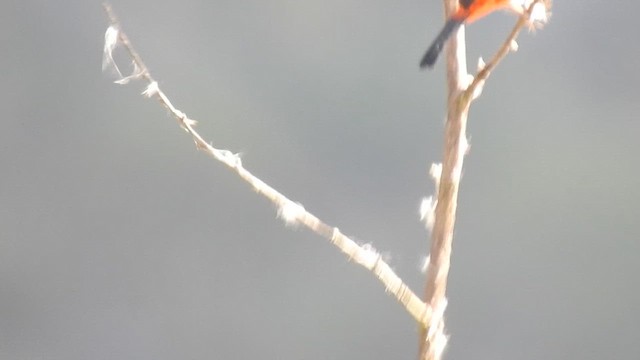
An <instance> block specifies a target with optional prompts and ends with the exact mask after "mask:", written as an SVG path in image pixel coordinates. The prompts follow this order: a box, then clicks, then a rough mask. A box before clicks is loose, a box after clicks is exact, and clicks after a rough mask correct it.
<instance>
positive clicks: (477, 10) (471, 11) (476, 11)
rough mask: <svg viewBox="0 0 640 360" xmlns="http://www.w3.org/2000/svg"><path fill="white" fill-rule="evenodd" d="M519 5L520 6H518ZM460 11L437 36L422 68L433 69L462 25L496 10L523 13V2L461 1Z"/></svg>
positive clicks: (496, 0)
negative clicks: (444, 48) (449, 40)
mask: <svg viewBox="0 0 640 360" xmlns="http://www.w3.org/2000/svg"><path fill="white" fill-rule="evenodd" d="M518 4H519V5H518ZM458 5H459V6H458V10H457V11H456V12H455V13H453V15H451V16H450V17H449V19H448V20H447V22H446V23H445V24H444V27H443V28H442V30H441V31H440V33H439V34H438V36H436V38H435V40H433V43H431V46H429V49H428V50H427V52H426V53H425V54H424V56H423V57H422V60H421V61H420V67H421V68H426V67H428V68H431V67H433V65H434V64H435V63H436V60H438V55H440V52H441V51H442V48H443V47H444V44H445V43H446V42H447V40H448V39H449V37H451V35H453V33H455V32H456V30H458V28H460V25H462V24H470V23H472V22H474V21H476V20H478V19H480V18H481V17H483V16H485V15H488V14H490V13H492V12H494V11H496V10H501V9H512V10H514V11H516V12H518V13H522V1H519V2H518V1H514V0H459V2H458Z"/></svg>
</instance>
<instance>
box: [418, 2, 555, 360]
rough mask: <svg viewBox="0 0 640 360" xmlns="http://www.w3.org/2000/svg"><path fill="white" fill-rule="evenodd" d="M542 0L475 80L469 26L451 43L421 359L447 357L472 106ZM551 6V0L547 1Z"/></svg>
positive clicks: (448, 7) (449, 5)
mask: <svg viewBox="0 0 640 360" xmlns="http://www.w3.org/2000/svg"><path fill="white" fill-rule="evenodd" d="M444 2H445V14H446V15H447V17H448V15H449V14H451V13H452V12H453V11H455V9H456V7H457V0H444ZM542 2H545V3H548V2H550V0H532V2H531V4H530V5H529V6H528V8H527V9H526V11H524V12H523V14H522V15H521V16H520V18H519V19H518V22H517V23H516V25H515V27H514V28H513V30H512V31H511V33H510V34H509V36H508V37H507V39H506V40H505V42H504V44H503V45H502V46H501V47H500V49H499V50H498V52H497V53H496V55H494V57H493V58H492V59H491V61H490V62H489V63H488V64H486V66H484V68H483V69H482V70H480V71H479V73H478V74H477V75H476V76H475V77H474V79H473V80H472V81H471V83H470V84H469V81H468V77H467V70H466V60H465V56H466V54H465V46H464V27H461V28H460V30H459V31H458V33H457V36H456V37H455V38H453V39H452V40H453V41H452V42H451V43H450V45H449V50H448V52H447V83H448V113H447V122H446V124H445V138H444V154H443V158H444V159H443V162H442V173H441V176H440V183H439V187H438V191H437V202H436V206H435V219H434V223H433V230H432V232H431V248H430V253H429V263H428V265H427V279H426V284H425V302H426V303H427V304H428V305H429V307H430V308H431V309H433V316H432V317H431V322H430V323H429V324H428V326H427V327H424V328H422V329H421V332H420V345H419V352H418V354H419V359H420V360H439V359H441V358H442V354H443V352H444V348H445V346H446V344H447V341H448V337H447V336H446V335H445V333H444V311H445V309H446V306H447V298H446V289H447V278H448V276H449V268H450V266H451V243H452V241H453V231H454V226H455V220H456V208H457V204H458V189H459V187H460V179H461V177H462V166H463V162H464V156H465V155H466V153H467V150H468V147H469V144H468V142H467V137H466V127H467V117H468V113H469V107H470V106H471V102H472V101H473V100H474V99H475V98H477V97H478V95H479V94H480V91H481V87H482V84H484V82H485V81H486V79H487V78H488V76H489V74H490V73H491V71H492V70H493V69H494V68H495V67H496V66H497V65H498V64H499V62H500V61H501V60H502V59H503V58H504V57H505V56H506V55H507V54H508V53H509V51H510V50H511V49H512V48H513V46H514V44H515V39H516V37H517V36H518V34H519V33H520V30H521V29H522V27H523V26H524V25H525V24H527V23H528V22H529V21H530V19H531V16H532V13H533V12H534V9H536V6H537V4H541V3H542ZM546 7H548V4H545V8H546ZM545 19H546V17H545ZM467 84H469V85H468V86H467Z"/></svg>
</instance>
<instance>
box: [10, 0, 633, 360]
mask: <svg viewBox="0 0 640 360" xmlns="http://www.w3.org/2000/svg"><path fill="white" fill-rule="evenodd" d="M113 6H114V9H115V11H116V12H117V13H118V14H119V15H120V18H121V21H122V23H123V26H124V29H125V31H126V32H127V33H128V34H129V36H130V38H131V39H132V41H133V42H134V44H135V46H136V47H137V49H138V50H139V52H140V54H141V55H142V56H143V58H144V59H145V60H146V62H147V64H148V66H149V68H150V70H151V71H152V74H153V75H154V76H155V77H156V79H158V81H159V82H160V86H161V87H162V88H163V89H164V90H165V91H166V93H167V94H168V95H169V96H170V98H171V100H172V101H173V102H174V104H175V105H176V106H178V107H179V108H180V109H182V110H184V111H186V112H187V114H188V115H190V116H191V117H193V118H195V119H198V120H199V121H200V125H199V127H198V129H199V130H200V131H201V133H202V134H203V136H204V137H205V138H206V139H208V140H210V141H211V142H212V143H213V144H214V145H216V146H218V147H220V148H228V149H230V150H232V151H234V152H241V153H242V154H243V161H244V164H245V165H246V166H247V167H248V168H249V169H250V170H252V171H254V172H255V174H257V175H258V176H260V177H261V178H262V179H264V180H265V181H267V182H268V183H270V184H272V185H273V186H275V187H276V188H277V189H279V190H281V191H282V192H283V193H285V194H286V195H287V196H289V197H290V198H292V199H293V200H295V201H299V202H301V203H303V204H304V205H305V206H306V207H307V208H308V209H310V210H311V211H313V212H314V213H315V214H317V215H318V216H320V217H321V218H323V219H324V220H326V221H327V222H328V223H330V224H332V225H335V226H338V227H340V229H341V230H342V231H343V232H344V233H346V234H348V235H351V236H353V237H354V238H356V239H357V240H358V241H360V242H363V243H364V242H370V243H372V245H373V246H375V247H376V248H377V249H379V250H380V251H382V252H384V253H385V254H387V256H388V257H389V258H390V260H389V261H390V264H391V265H392V266H393V267H394V269H395V270H396V271H397V272H398V274H399V275H400V276H402V277H403V278H404V279H405V280H406V281H407V282H408V283H409V284H410V285H411V287H412V288H413V289H414V290H415V291H416V292H418V293H422V292H423V275H422V274H421V273H420V269H419V268H420V263H421V261H422V258H423V257H424V256H426V254H427V249H428V243H427V239H428V234H427V233H426V231H425V229H424V227H423V225H422V224H421V223H420V222H419V220H418V205H419V202H420V199H421V197H423V196H426V195H430V194H431V193H432V189H433V186H432V183H431V181H430V179H429V177H428V175H427V171H428V168H429V165H430V164H431V163H432V162H437V161H440V159H441V153H442V151H441V149H442V133H443V122H444V116H445V109H444V102H445V99H444V96H445V90H444V88H443V84H444V72H443V70H444V66H443V63H442V62H439V63H438V64H437V65H436V68H435V70H433V71H430V72H423V71H419V69H418V61H419V59H420V57H421V56H422V54H423V51H424V50H425V48H426V47H427V45H428V44H429V42H430V41H431V39H432V37H434V36H435V35H436V33H437V32H438V31H439V30H440V27H441V26H442V24H443V20H442V15H441V14H442V10H441V8H442V5H441V2H440V1H439V0H421V1H417V0H406V1H380V0H369V1H362V0H325V1H319V0H316V1H300V0H269V1H259V0H247V1H237V0H235V1H231V0H213V1H202V0H201V1H191V0H187V1H180V2H178V1H175V2H169V1H149V0H140V1H114V2H113ZM639 7H640V5H638V4H637V3H635V2H622V1H618V2H610V1H588V2H579V3H576V2H575V1H557V2H556V3H555V7H554V8H553V17H552V21H551V22H550V24H549V25H548V26H547V27H546V28H545V29H543V30H541V31H537V32H535V33H527V32H525V33H523V35H522V36H521V37H520V40H519V44H520V50H519V51H518V52H517V53H515V54H511V55H510V56H509V57H508V58H507V59H506V60H505V61H504V63H503V64H502V65H501V66H500V67H499V68H498V69H497V70H496V71H495V73H494V74H493V76H492V78H491V79H490V81H489V82H488V83H487V85H486V87H485V91H484V94H483V96H482V97H481V98H480V99H479V100H478V101H477V102H475V103H474V105H473V107H472V111H471V115H470V119H469V137H470V139H471V144H472V147H471V152H470V154H469V156H468V157H467V158H466V164H465V165H466V166H465V169H464V179H463V183H462V189H461V194H460V204H459V216H458V223H457V228H456V237H455V241H454V246H453V259H452V269H451V276H450V285H449V291H448V295H449V308H448V311H447V320H448V322H447V329H448V333H449V334H451V339H450V343H449V347H448V350H447V352H446V354H445V359H475V360H481V359H541V358H542V359H584V360H586V359H637V358H640V327H639V325H638V323H639V321H640V291H639V290H638V289H637V285H638V280H637V278H638V274H640V265H639V263H638V258H639V256H640V243H639V242H638V237H639V235H640V231H639V230H638V226H637V223H638V220H637V217H638V214H639V212H640V205H639V201H640V190H638V183H639V177H640V172H639V170H638V163H639V162H638V160H637V156H638V154H639V153H640V145H639V144H638V140H637V139H638V132H639V131H640V124H639V122H638V113H639V112H640V105H639V104H638V94H639V91H638V85H637V84H638V82H639V81H640V72H639V71H638V56H639V55H640V45H638V41H637V36H636V35H637V27H636V25H635V14H637V12H638V10H639ZM514 21H515V18H514V17H513V16H511V15H510V14H507V13H499V14H493V15H491V16H490V17H489V18H487V19H484V20H482V21H480V22H478V23H475V24H473V25H472V26H471V27H469V28H467V30H468V31H467V34H468V61H469V64H470V65H473V64H475V63H476V61H477V58H478V57H479V56H483V57H484V58H485V59H486V58H489V56H490V55H492V54H493V52H494V51H495V50H496V48H497V46H498V45H499V44H500V43H501V42H502V41H503V39H504V38H505V35H506V34H507V32H508V31H509V30H510V28H511V26H512V24H513V23H514ZM106 27H107V21H106V19H105V16H104V14H103V12H102V8H101V6H100V2H98V1H86V0H69V1H43V0H38V1H18V0H9V1H4V2H3V9H2V12H1V13H0V44H2V55H0V65H2V69H3V70H2V72H0V80H1V81H0V95H1V97H0V103H1V104H2V109H3V116H2V118H3V121H2V129H1V131H0V147H1V149H0V169H1V171H2V175H1V177H0V204H1V205H0V358H1V359H9V360H14V359H15V360H26V359H29V360H31V359H33V360H40V359H42V360H45V359H56V360H58V359H59V360H76V359H77V360H85V359H92V360H97V359H119V360H120V359H153V360H160V359H253V358H260V359H415V356H416V345H417V332H416V329H417V326H416V324H415V322H414V321H413V320H412V318H411V317H410V316H409V315H408V314H406V313H405V311H404V310H403V309H402V307H401V306H400V305H398V304H397V303H396V301H395V300H394V299H392V298H391V297H390V296H388V295H387V294H385V293H384V289H383V287H382V285H381V284H380V283H378V281H377V280H375V279H374V278H373V276H371V274H369V273H367V272H366V271H364V270H363V269H361V268H359V267H358V266H356V265H354V264H352V263H349V261H348V260H347V259H346V258H345V257H344V256H343V255H342V254H340V253H339V252H338V251H337V250H336V249H335V248H333V247H332V246H330V245H329V244H328V243H327V241H325V240H324V239H322V238H319V237H318V236H316V235H314V234H312V233H310V232H308V231H306V230H303V229H289V228H286V227H285V226H284V225H283V223H282V221H280V220H279V219H277V218H276V211H275V209H274V207H273V206H272V205H271V204H270V203H268V202H267V201H266V200H264V199H262V198H261V197H259V196H258V195H256V194H255V193H254V192H253V191H252V190H251V189H250V188H249V187H248V186H247V185H246V184H245V183H243V182H241V181H240V180H239V179H238V178H237V177H236V176H235V175H233V174H232V173H231V172H230V171H228V170H227V169H226V168H225V167H224V166H222V165H220V164H219V163H216V162H215V161H213V160H212V159H210V158H209V157H207V156H206V155H204V154H203V153H201V152H198V151H196V150H195V148H194V146H193V142H192V140H191V139H190V138H189V137H188V136H187V135H186V134H185V133H184V132H183V131H182V130H180V129H179V128H178V126H177V124H176V122H175V121H174V120H173V119H172V118H170V117H169V116H168V115H167V113H166V111H165V110H163V109H162V108H160V107H159V106H158V104H157V103H156V102H155V101H151V100H147V99H143V98H142V97H141V96H139V94H140V92H141V91H142V90H143V84H141V83H136V84H133V85H128V86H118V85H115V84H113V83H112V80H113V77H112V76H111V74H110V73H103V72H101V68H100V66H101V56H102V53H101V51H102V46H103V36H104V31H105V29H106ZM121 60H122V58H121ZM441 60H442V59H441Z"/></svg>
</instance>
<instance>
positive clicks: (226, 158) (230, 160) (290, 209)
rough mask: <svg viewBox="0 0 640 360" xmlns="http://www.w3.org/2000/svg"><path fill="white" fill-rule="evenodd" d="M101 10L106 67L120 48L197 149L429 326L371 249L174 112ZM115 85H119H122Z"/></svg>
mask: <svg viewBox="0 0 640 360" xmlns="http://www.w3.org/2000/svg"><path fill="white" fill-rule="evenodd" d="M103 6H104V10H105V12H106V13H107V16H108V17H109V20H110V22H111V25H110V27H109V29H108V30H107V36H105V39H106V38H113V37H114V34H115V33H114V31H117V43H108V41H107V43H105V62H106V63H107V65H108V64H109V63H111V65H112V66H115V64H114V63H113V57H112V56H111V51H112V50H113V48H114V47H115V46H116V45H118V44H121V45H123V46H124V47H125V48H126V50H127V51H128V53H129V55H130V56H131V58H132V59H133V62H134V64H135V67H136V69H137V70H136V71H134V75H135V78H142V79H144V80H145V81H146V82H147V83H148V85H147V88H146V90H145V91H144V92H143V95H144V96H146V97H149V98H151V97H153V98H156V99H157V100H158V101H159V102H160V104H162V106H163V107H164V108H166V109H167V110H169V112H170V113H171V114H172V115H173V117H174V118H175V119H176V120H177V121H178V123H179V125H180V126H181V127H182V128H183V129H184V130H185V131H186V132H187V133H189V134H190V135H191V136H192V137H193V140H194V142H195V145H196V148H198V149H199V150H202V151H204V152H205V153H207V154H209V155H210V156H212V157H213V158H215V159H216V160H218V161H220V162H221V163H223V164H225V165H226V166H227V167H229V168H230V169H231V170H232V171H234V172H235V173H236V174H237V175H238V176H239V177H240V178H242V179H243V180H244V181H246V182H247V183H249V185H251V186H252V187H253V189H254V190H255V191H256V192H257V193H258V194H260V195H263V196H264V197H266V198H267V199H269V200H270V201H271V202H273V203H274V204H275V205H276V207H277V209H278V215H279V216H280V217H281V218H282V219H283V220H284V221H285V222H286V223H287V224H289V225H297V224H302V225H303V226H305V227H307V228H308V229H310V230H311V231H313V232H315V233H316V234H318V235H320V236H322V237H324V238H326V239H328V240H329V241H330V242H331V243H332V244H334V245H335V246H336V247H338V249H340V251H342V252H343V253H344V254H345V255H346V256H347V257H348V258H349V259H350V260H352V261H353V262H355V263H356V264H359V265H361V266H363V267H364V268H366V269H367V270H369V271H371V272H372V273H373V274H374V275H375V276H376V277H377V278H378V279H379V280H380V281H381V282H382V283H383V285H384V286H385V290H386V291H387V292H388V293H391V294H392V295H393V296H394V297H395V298H396V299H397V300H398V302H400V303H401V304H402V305H403V306H404V308H405V309H406V310H407V312H409V314H411V316H412V317H413V318H414V319H416V320H417V321H418V323H419V324H422V326H427V325H428V324H429V322H430V319H431V313H432V312H431V308H430V307H429V306H427V305H426V304H425V303H424V302H423V301H422V300H421V299H420V298H419V297H418V296H416V294H415V293H413V292H412V291H411V289H409V287H408V286H407V285H406V284H405V283H404V282H403V281H402V279H400V277H398V275H396V274H395V273H394V272H393V270H391V267H390V266H389V265H388V264H387V263H386V262H384V261H383V259H382V257H381V255H380V254H379V253H378V252H377V251H376V250H375V249H374V248H373V247H372V246H370V245H362V246H361V245H358V244H357V243H356V242H355V241H353V240H352V239H351V238H349V237H347V236H345V235H343V234H342V233H341V232H340V230H339V229H338V228H336V227H331V226H329V225H327V224H326V223H324V222H323V221H321V220H320V219H319V218H317V217H316V216H315V215H313V214H311V213H310V212H308V211H307V210H305V209H304V207H303V206H302V205H300V204H298V203H296V202H293V201H292V200H290V199H288V198H287V197H285V196H284V195H283V194H281V193H280V192H278V191H277V190H275V189H274V188H273V187H271V186H269V185H267V184H266V183H265V182H264V181H262V180H260V179H259V178H258V177H256V176H255V175H253V174H252V173H251V172H249V171H248V170H247V169H245V168H244V167H243V166H242V161H241V159H240V157H239V156H238V155H237V154H234V153H232V152H231V151H228V150H223V149H217V148H215V147H213V146H212V145H211V144H209V143H207V142H206V141H205V140H204V139H203V138H202V136H201V135H200V134H199V133H198V132H197V131H196V130H195V129H194V126H195V125H196V123H197V122H196V121H195V120H193V119H190V118H189V117H187V115H186V114H185V113H184V112H182V111H180V110H178V109H177V108H175V107H174V106H173V104H172V103H171V102H170V101H169V98H168V97H167V96H166V95H165V94H164V92H163V91H162V90H161V89H160V87H159V86H158V83H157V82H156V81H155V80H154V79H153V77H152V76H151V74H150V73H149V71H148V69H147V67H146V65H145V64H144V62H143V61H142V58H141V57H140V55H139V54H138V53H137V52H136V50H135V49H134V47H133V45H132V44H131V42H130V41H129V38H128V37H127V35H126V34H125V33H124V32H123V31H122V29H121V26H120V24H119V22H118V19H117V18H116V16H115V14H114V12H113V10H112V8H111V6H110V5H109V4H107V3H105V4H104V5H103ZM127 78H128V77H127ZM121 80H122V79H121ZM117 83H122V81H120V82H117Z"/></svg>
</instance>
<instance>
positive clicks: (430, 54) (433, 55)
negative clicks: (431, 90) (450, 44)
mask: <svg viewBox="0 0 640 360" xmlns="http://www.w3.org/2000/svg"><path fill="white" fill-rule="evenodd" d="M463 23H464V19H454V18H451V19H449V20H447V23H446V24H444V27H443V28H442V30H441V31H440V34H438V36H437V37H436V39H435V40H433V43H431V46H429V49H428V50H427V52H426V53H425V54H424V56H423V57H422V60H421V61H420V67H421V68H423V69H424V68H426V67H428V68H431V67H433V65H434V64H435V63H436V60H438V55H440V52H441V51H442V48H443V47H444V44H445V43H446V42H447V39H449V37H450V36H451V35H452V34H453V33H454V32H455V31H456V30H458V28H459V27H460V25H462V24H463Z"/></svg>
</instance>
